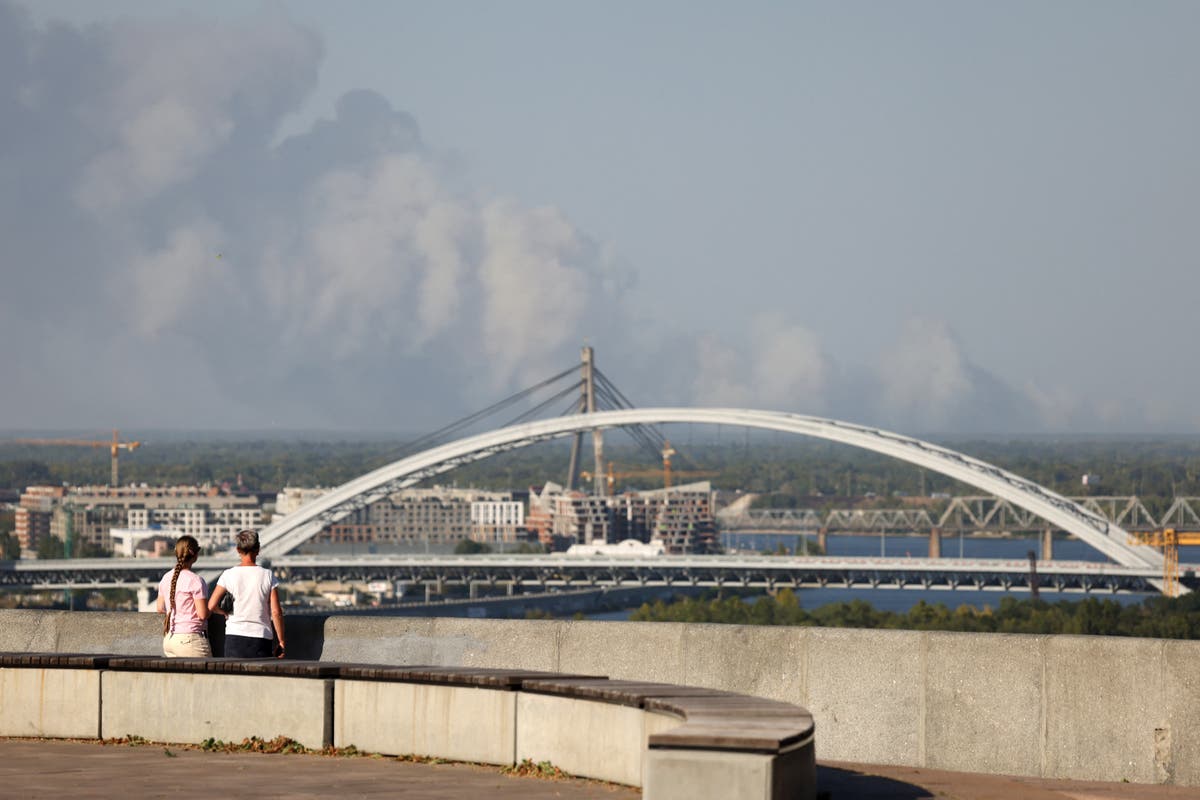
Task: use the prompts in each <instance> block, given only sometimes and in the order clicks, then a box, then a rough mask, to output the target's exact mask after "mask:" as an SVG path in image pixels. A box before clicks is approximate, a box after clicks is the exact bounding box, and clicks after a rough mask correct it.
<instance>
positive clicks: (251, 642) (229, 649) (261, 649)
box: [225, 633, 275, 658]
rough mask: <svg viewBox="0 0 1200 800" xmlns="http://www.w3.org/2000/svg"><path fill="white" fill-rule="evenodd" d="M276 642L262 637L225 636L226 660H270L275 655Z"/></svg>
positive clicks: (228, 634)
mask: <svg viewBox="0 0 1200 800" xmlns="http://www.w3.org/2000/svg"><path fill="white" fill-rule="evenodd" d="M274 650H275V640H274V639H263V638H262V637H260V636H236V635H234V634H230V633H227V634H225V657H226V658H270V657H271V656H273V655H275V653H274Z"/></svg>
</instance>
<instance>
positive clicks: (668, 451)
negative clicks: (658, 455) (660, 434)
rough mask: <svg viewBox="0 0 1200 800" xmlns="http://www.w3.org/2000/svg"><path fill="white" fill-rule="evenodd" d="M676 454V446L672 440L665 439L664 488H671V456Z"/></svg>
mask: <svg viewBox="0 0 1200 800" xmlns="http://www.w3.org/2000/svg"><path fill="white" fill-rule="evenodd" d="M673 455H675V448H674V447H671V443H670V441H668V440H666V439H663V448H662V457H663V488H664V489H670V488H671V456H673Z"/></svg>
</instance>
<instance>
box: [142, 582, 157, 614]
mask: <svg viewBox="0 0 1200 800" xmlns="http://www.w3.org/2000/svg"><path fill="white" fill-rule="evenodd" d="M157 601H158V598H157V597H156V598H154V599H151V598H150V587H149V586H139V587H138V590H137V609H138V611H158V602H157Z"/></svg>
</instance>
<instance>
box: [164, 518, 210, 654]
mask: <svg viewBox="0 0 1200 800" xmlns="http://www.w3.org/2000/svg"><path fill="white" fill-rule="evenodd" d="M199 555H200V543H199V542H197V541H196V539H195V537H192V536H181V537H179V541H177V542H176V543H175V569H174V570H172V571H171V572H168V573H167V574H166V575H163V577H162V580H161V581H159V582H158V611H159V613H160V614H165V615H166V616H165V617H164V618H163V655H165V656H166V657H167V658H179V657H183V656H211V655H212V648H211V647H210V646H209V644H208V600H207V598H208V586H206V585H205V583H204V579H203V578H201V577H200V576H199V575H197V574H196V573H194V572H192V564H195V563H196V559H197V558H198V557H199Z"/></svg>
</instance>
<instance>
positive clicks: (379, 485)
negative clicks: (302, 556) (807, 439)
mask: <svg viewBox="0 0 1200 800" xmlns="http://www.w3.org/2000/svg"><path fill="white" fill-rule="evenodd" d="M669 423H696V424H707V425H731V426H741V427H746V428H758V429H763V430H771V431H780V432H784V433H794V434H799V435H801V436H811V437H814V438H818V439H826V440H828V441H831V442H837V443H839V444H846V445H850V446H853V447H859V448H862V449H864V450H870V451H873V452H876V453H881V454H883V455H887V456H892V457H894V458H897V459H900V460H901V461H906V462H908V463H910V464H915V465H917V466H920V467H924V468H926V469H930V470H933V471H935V472H939V473H941V474H943V475H946V476H948V477H951V478H954V479H956V480H958V481H961V482H963V483H966V484H968V485H971V486H974V487H976V488H978V489H981V490H983V491H985V492H988V493H990V494H993V495H995V496H996V497H1000V498H1003V499H1005V500H1007V501H1009V502H1010V503H1012V504H1014V505H1016V506H1019V507H1021V508H1024V509H1026V510H1027V511H1029V512H1031V513H1033V514H1036V515H1037V516H1039V517H1041V518H1042V519H1044V520H1046V521H1047V522H1048V523H1050V524H1051V525H1053V526H1055V527H1057V528H1059V529H1061V530H1064V531H1067V532H1069V533H1072V534H1074V535H1075V536H1077V537H1078V538H1080V539H1082V540H1084V541H1085V542H1087V543H1088V544H1089V545H1091V546H1092V547H1094V548H1096V549H1097V550H1099V551H1100V552H1101V553H1103V554H1104V555H1106V556H1107V557H1109V558H1111V559H1112V560H1113V561H1115V562H1116V563H1117V564H1119V565H1121V566H1124V567H1131V568H1136V569H1138V570H1144V569H1146V568H1155V569H1159V570H1161V567H1162V556H1161V555H1160V554H1159V553H1158V552H1157V551H1155V550H1154V549H1152V548H1150V547H1145V546H1141V545H1130V544H1129V543H1128V538H1129V536H1128V533H1127V532H1126V531H1125V530H1124V529H1123V528H1121V527H1120V526H1119V525H1115V524H1113V523H1111V522H1109V521H1108V520H1107V519H1105V518H1104V517H1103V516H1101V515H1100V514H1097V513H1095V512H1094V511H1091V510H1089V509H1087V508H1084V507H1083V506H1080V505H1079V504H1077V503H1075V502H1073V501H1071V500H1069V499H1067V498H1065V497H1063V496H1062V495H1059V494H1056V493H1055V492H1052V491H1050V490H1049V489H1046V488H1045V487H1043V486H1040V485H1038V484H1036V483H1034V482H1033V481H1030V480H1027V479H1025V478H1022V477H1021V476H1019V475H1015V474H1013V473H1011V472H1008V471H1006V470H1003V469H1000V468H999V467H996V466H994V465H992V464H989V463H987V462H985V461H980V460H979V459H976V458H972V457H970V456H967V455H964V454H962V453H959V452H957V451H954V450H950V449H948V448H945V447H941V446H939V445H935V444H932V443H930V442H925V441H922V440H920V439H914V438H912V437H909V436H902V435H900V434H897V433H892V432H890V431H885V430H880V429H878V428H871V427H867V426H863V425H856V424H853V423H849V422H841V421H839V420H833V419H823V418H820V417H810V416H804V415H800V414H789V413H784V412H779V411H755V410H750V409H737V408H639V409H625V410H620V411H600V412H593V413H588V414H576V415H574V416H568V417H558V418H555V419H549V420H541V421H537V422H527V423H522V424H519V425H513V426H510V427H507V428H501V429H499V430H495V431H490V432H487V433H482V434H478V435H475V436H470V437H467V438H464V439H459V440H457V441H454V442H450V443H448V444H444V445H440V446H438V447H434V448H431V449H429V450H426V451H423V452H420V453H417V454H415V455H411V456H408V457H406V458H403V459H401V460H399V461H395V462H393V463H391V464H388V465H386V466H384V467H380V468H379V469H377V470H374V471H373V472H370V473H367V474H366V475H363V476H361V477H358V478H356V479H354V480H352V481H349V482H347V483H345V484H343V485H342V486H339V487H338V488H336V489H334V490H333V491H332V492H329V493H328V494H326V495H324V496H322V497H320V498H318V499H317V500H314V501H312V502H310V503H307V504H305V505H304V506H302V507H301V508H299V509H297V510H296V511H295V512H293V513H291V514H288V515H287V516H285V517H283V518H282V519H280V520H278V521H277V522H274V523H272V524H271V525H269V526H267V527H266V528H264V529H263V530H262V531H261V533H260V538H261V541H262V553H263V555H267V556H283V555H285V554H287V553H289V552H291V551H292V550H294V549H295V548H297V547H298V546H300V545H301V544H303V543H304V542H305V541H307V540H308V539H310V538H312V537H313V536H315V535H317V533H319V532H320V531H321V530H322V529H323V528H324V527H325V526H326V525H328V524H329V523H330V522H333V521H336V520H338V519H340V518H342V517H344V516H346V515H348V514H350V513H351V512H353V511H354V510H356V509H359V508H362V507H364V506H366V505H368V504H370V503H372V502H374V501H376V500H379V499H381V498H383V497H386V496H387V495H389V494H391V493H392V492H395V491H396V490H398V489H403V488H407V487H410V486H413V485H415V484H417V483H418V482H420V481H422V480H425V479H426V478H429V477H431V476H433V475H437V474H440V473H442V472H446V471H448V470H450V469H453V468H455V467H458V466H461V465H462V464H467V463H470V462H472V461H478V460H480V459H483V458H487V457H488V456H492V455H495V454H497V453H502V452H505V451H508V450H513V449H517V448H521V447H526V446H528V445H531V444H535V443H538V442H543V441H547V440H549V439H556V438H560V437H564V436H568V435H571V434H574V433H576V432H579V431H588V430H594V429H597V428H619V427H625V426H632V425H657V424H669ZM1158 583H1161V582H1160V581H1159V582H1155V585H1158ZM1160 588H1161V587H1160Z"/></svg>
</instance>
